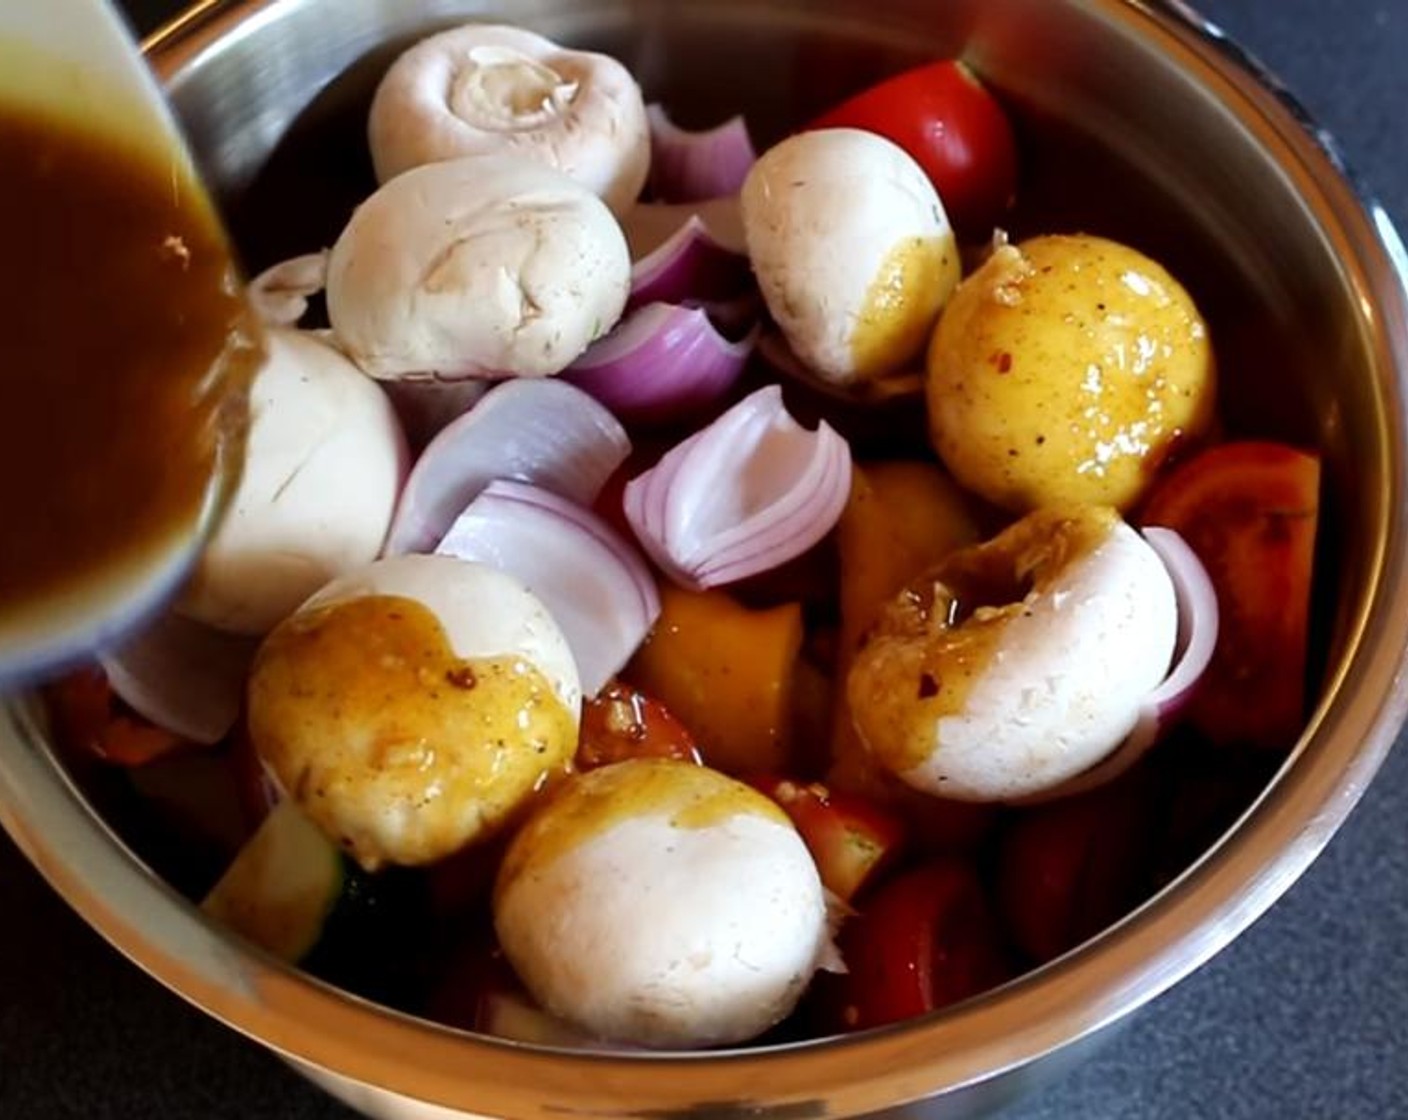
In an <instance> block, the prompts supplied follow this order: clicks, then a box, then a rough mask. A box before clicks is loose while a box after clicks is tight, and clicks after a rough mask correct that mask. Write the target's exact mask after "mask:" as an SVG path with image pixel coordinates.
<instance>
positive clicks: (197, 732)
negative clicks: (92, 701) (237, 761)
mask: <svg viewBox="0 0 1408 1120" xmlns="http://www.w3.org/2000/svg"><path fill="white" fill-rule="evenodd" d="M256 644H257V643H256V642H254V641H253V640H251V639H249V638H244V637H240V636H237V635H234V634H226V633H223V632H221V631H218V630H213V629H211V628H210V627H208V626H202V625H201V624H200V623H198V622H192V621H190V620H189V619H186V618H182V617H181V616H180V615H178V614H175V613H173V612H170V611H168V612H167V613H165V614H163V615H161V616H160V617H159V618H157V619H156V620H154V621H153V623H152V624H151V625H150V626H148V627H147V628H146V629H145V630H143V631H142V632H141V633H139V634H138V635H137V636H136V637H135V638H133V639H132V640H131V641H129V642H128V643H127V644H125V645H123V646H121V647H120V648H118V649H115V650H111V651H109V652H107V653H103V654H100V655H99V661H100V662H101V664H102V666H103V670H104V672H106V673H107V676H108V682H109V683H110V684H111V685H112V690H113V691H114V692H115V693H117V695H118V696H120V697H121V698H122V699H123V700H124V701H125V702H126V703H127V704H128V705H129V706H131V708H132V709H133V711H135V712H137V713H138V714H139V715H142V716H144V717H145V718H146V719H148V720H150V721H151V722H152V723H154V724H155V725H156V726H157V727H159V728H163V729H165V730H167V731H170V732H172V733H174V734H175V735H177V736H179V737H180V738H182V739H187V740H189V741H190V742H193V743H201V744H205V745H210V744H212V743H217V742H219V741H220V740H221V739H223V738H224V737H225V735H226V734H228V733H229V730H230V728H232V727H233V726H234V725H235V720H236V719H238V718H239V713H240V707H241V705H242V704H243V703H244V686H245V681H246V679H247V678H248V676H249V666H250V662H251V661H253V659H254V650H255V647H256Z"/></svg>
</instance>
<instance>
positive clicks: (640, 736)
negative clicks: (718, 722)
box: [573, 681, 703, 770]
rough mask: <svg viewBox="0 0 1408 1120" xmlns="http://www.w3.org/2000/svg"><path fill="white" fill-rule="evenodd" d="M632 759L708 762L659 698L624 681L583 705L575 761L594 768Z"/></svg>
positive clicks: (584, 767)
mask: <svg viewBox="0 0 1408 1120" xmlns="http://www.w3.org/2000/svg"><path fill="white" fill-rule="evenodd" d="M630 758H673V759H678V760H679V761H681V762H693V763H695V764H696V765H702V764H703V760H702V758H701V757H700V754H699V750H698V748H697V747H695V745H694V736H692V735H691V734H690V733H689V729H688V728H686V727H685V725H684V724H683V723H681V722H680V721H679V720H678V719H676V718H675V716H674V715H673V713H671V711H670V710H669V709H668V708H666V707H665V705H664V704H662V703H660V701H659V700H656V699H654V698H653V697H651V696H647V695H646V694H645V693H644V692H641V691H640V689H638V688H632V687H631V686H630V685H628V684H625V683H623V682H621V681H609V682H607V684H606V686H605V687H604V688H603V689H602V690H601V691H600V692H599V693H597V695H596V696H593V697H592V698H591V699H589V700H586V701H585V702H584V703H583V704H582V730H581V735H580V737H579V739H578V743H577V755H576V758H575V759H574V760H573V764H574V765H575V766H576V768H577V769H578V770H594V769H596V768H597V767H598V766H607V765H610V764H611V763H613V762H623V761H625V760H626V759H630Z"/></svg>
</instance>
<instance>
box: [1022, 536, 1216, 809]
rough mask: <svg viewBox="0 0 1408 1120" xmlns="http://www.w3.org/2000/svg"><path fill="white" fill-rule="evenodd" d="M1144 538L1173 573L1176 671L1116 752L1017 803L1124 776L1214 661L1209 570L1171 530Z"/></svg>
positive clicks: (1151, 696)
mask: <svg viewBox="0 0 1408 1120" xmlns="http://www.w3.org/2000/svg"><path fill="white" fill-rule="evenodd" d="M1144 539H1145V540H1147V541H1148V542H1149V546H1150V547H1151V548H1152V549H1153V550H1154V551H1155V552H1157V553H1158V554H1159V559H1161V560H1162V561H1163V562H1164V567H1165V568H1167V569H1168V574H1169V578H1170V579H1171V580H1172V581H1173V590H1174V594H1175V595H1176V596H1177V599H1178V638H1177V641H1176V643H1175V645H1174V652H1173V667H1172V668H1171V669H1170V670H1169V672H1168V675H1167V676H1166V677H1164V679H1163V681H1162V683H1160V685H1159V687H1158V688H1156V689H1154V691H1153V692H1151V693H1149V695H1148V696H1146V697H1145V698H1144V702H1143V704H1141V705H1140V710H1139V718H1138V720H1137V721H1136V722H1135V724H1134V729H1133V730H1132V731H1130V733H1129V734H1128V735H1127V736H1125V739H1124V741H1123V742H1122V743H1120V745H1119V746H1118V747H1116V748H1115V749H1114V751H1113V752H1111V753H1110V754H1108V755H1106V756H1105V757H1104V758H1103V759H1101V760H1100V761H1099V762H1097V763H1096V764H1095V765H1094V766H1092V767H1090V768H1089V769H1087V770H1084V771H1082V772H1081V773H1079V774H1077V775H1076V776H1075V777H1074V778H1071V779H1070V780H1069V781H1066V782H1063V783H1061V785H1059V786H1056V787H1054V788H1052V789H1049V790H1043V791H1042V792H1041V793H1038V794H1034V795H1032V796H1031V797H1026V798H1022V799H1020V801H1018V802H1017V803H1018V804H1023V805H1035V804H1040V803H1041V802H1043V801H1052V800H1055V799H1056V798H1058V797H1070V796H1072V795H1074V794H1077V793H1085V792H1087V791H1089V790H1092V789H1095V788H1096V787H1098V786H1103V785H1105V784H1106V783H1107V782H1112V781H1114V780H1115V779H1116V778H1118V777H1119V776H1120V775H1122V774H1124V773H1125V772H1126V771H1128V770H1129V769H1130V768H1131V767H1132V766H1133V765H1134V764H1135V763H1136V762H1138V761H1139V760H1140V759H1141V758H1143V757H1144V756H1145V755H1146V754H1148V753H1149V750H1150V748H1152V747H1153V746H1154V744H1155V743H1157V742H1158V741H1159V740H1160V739H1161V738H1162V737H1163V733H1164V732H1165V731H1166V730H1167V729H1168V728H1169V727H1170V726H1172V724H1173V723H1174V722H1175V721H1176V720H1177V718H1178V716H1179V715H1180V713H1181V712H1182V710H1183V708H1184V707H1185V706H1186V705H1187V703H1188V700H1189V698H1190V697H1191V696H1192V694H1193V689H1194V688H1195V687H1196V686H1197V683H1198V681H1199V680H1201V679H1202V676H1203V673H1205V672H1206V671H1207V667H1208V665H1209V663H1210V662H1211V661H1212V654H1213V650H1214V649H1216V648H1217V631H1218V625H1219V615H1218V606H1217V592H1216V591H1215V590H1214V588H1213V585H1212V579H1211V577H1209V575H1208V571H1207V569H1206V568H1205V567H1203V562H1202V561H1201V560H1199V559H1198V556H1197V553H1195V552H1194V551H1193V550H1192V549H1191V548H1190V547H1189V546H1188V542H1187V541H1185V540H1184V539H1183V538H1182V537H1181V536H1179V535H1178V534H1177V533H1176V532H1174V531H1173V530H1172V529H1162V528H1156V527H1152V526H1151V527H1149V528H1147V529H1145V530H1144Z"/></svg>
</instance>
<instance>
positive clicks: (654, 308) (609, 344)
mask: <svg viewBox="0 0 1408 1120" xmlns="http://www.w3.org/2000/svg"><path fill="white" fill-rule="evenodd" d="M753 337H754V336H753V335H749V336H748V337H747V338H744V339H743V340H741V341H739V342H730V341H729V340H728V339H727V338H725V337H724V336H723V335H722V334H721V333H719V331H718V330H717V329H716V328H715V327H714V325H713V324H712V323H711V322H710V321H709V316H708V315H707V313H706V312H705V311H703V310H702V309H700V308H697V307H695V308H691V307H680V306H676V305H672V304H664V303H652V304H648V305H646V306H644V307H641V308H639V309H637V310H635V311H633V312H630V313H628V314H627V316H626V318H625V320H623V321H622V322H621V323H620V325H618V326H617V327H616V329H615V330H613V331H612V332H611V333H610V334H609V335H607V336H606V337H605V338H603V339H602V340H601V341H599V342H596V343H593V344H592V346H591V347H590V348H589V349H588V350H587V352H586V353H585V354H583V355H582V356H581V357H580V358H578V359H577V360H576V361H575V362H573V363H572V365H571V366H570V367H569V368H568V369H567V371H566V372H565V373H563V375H562V377H563V379H564V380H565V381H567V382H569V383H571V384H573V385H575V386H577V388H579V389H581V390H583V391H584V392H586V393H589V394H590V395H591V396H592V397H594V398H595V399H596V400H598V401H600V402H601V403H602V404H603V405H605V406H606V407H607V408H609V409H610V410H611V411H612V413H614V414H615V415H616V416H617V417H618V418H619V419H620V420H622V421H624V422H625V423H628V424H640V425H647V426H650V425H662V424H669V423H672V422H674V421H677V420H682V419H685V418H687V417H689V416H691V415H697V414H699V413H701V412H703V411H704V410H706V409H707V408H708V407H709V406H710V405H712V404H714V403H716V402H717V401H719V400H720V399H722V398H723V396H724V395H725V394H726V393H727V392H728V391H729V390H730V389H731V388H733V385H734V383H735V382H736V381H737V380H738V377H739V375H740V374H741V373H742V372H743V366H744V364H745V363H746V362H747V361H748V355H749V354H751V353H752V352H753Z"/></svg>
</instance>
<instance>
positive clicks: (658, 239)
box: [621, 194, 748, 261]
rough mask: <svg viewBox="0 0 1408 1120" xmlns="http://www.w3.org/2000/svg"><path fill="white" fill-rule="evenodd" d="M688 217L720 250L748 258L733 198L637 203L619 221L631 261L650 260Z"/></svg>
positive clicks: (733, 196) (737, 205)
mask: <svg viewBox="0 0 1408 1120" xmlns="http://www.w3.org/2000/svg"><path fill="white" fill-rule="evenodd" d="M691 217H695V218H698V219H699V222H700V224H701V225H703V227H704V231H705V233H707V234H708V235H709V239H710V240H711V241H713V242H714V244H716V245H718V246H719V248H721V249H727V250H728V251H729V252H731V253H737V254H739V255H740V256H746V255H747V254H748V244H747V240H746V239H745V238H744V236H743V212H742V210H741V209H740V208H739V203H738V196H737V195H736V194H732V195H726V196H724V197H723V198H707V199H704V200H703V201H700V202H638V203H636V205H634V206H632V207H631V208H630V209H629V210H627V211H626V213H625V214H624V215H623V216H622V218H621V232H622V233H624V234H625V235H626V244H627V245H629V246H630V249H631V260H633V261H638V260H640V259H641V258H642V257H645V256H649V255H650V254H651V253H652V252H654V251H655V250H656V249H658V248H659V247H660V246H661V245H663V244H665V242H666V241H668V240H670V238H671V237H673V236H674V235H675V234H676V233H677V232H679V228H680V227H681V226H682V225H684V224H685V223H686V222H687V221H689V219H690V218H691Z"/></svg>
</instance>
